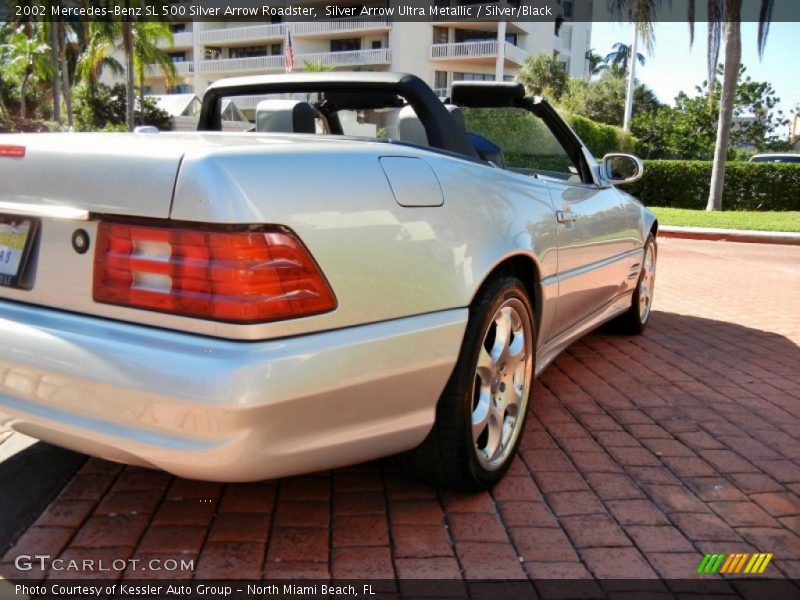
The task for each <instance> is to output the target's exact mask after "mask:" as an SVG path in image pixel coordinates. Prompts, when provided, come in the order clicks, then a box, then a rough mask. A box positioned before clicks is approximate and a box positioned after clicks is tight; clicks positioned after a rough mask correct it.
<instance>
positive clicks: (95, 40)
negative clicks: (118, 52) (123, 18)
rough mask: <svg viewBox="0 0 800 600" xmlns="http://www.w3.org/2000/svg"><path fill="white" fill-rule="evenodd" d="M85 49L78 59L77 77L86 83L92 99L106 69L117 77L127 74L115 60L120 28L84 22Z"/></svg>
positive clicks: (106, 23)
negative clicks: (98, 81)
mask: <svg viewBox="0 0 800 600" xmlns="http://www.w3.org/2000/svg"><path fill="white" fill-rule="evenodd" d="M82 26H83V38H84V40H85V41H84V47H83V51H82V52H81V54H80V56H79V57H78V64H77V66H76V73H75V74H76V76H77V77H78V78H79V79H80V80H82V81H85V82H86V85H87V89H88V92H89V96H90V97H94V96H95V94H96V90H97V80H98V79H99V78H100V73H101V71H102V70H103V69H104V68H106V67H107V68H109V69H110V70H111V71H112V72H113V73H114V74H115V75H122V74H123V73H124V72H125V69H123V67H122V65H121V64H120V62H119V61H118V60H117V59H116V58H114V56H113V53H114V48H115V46H114V40H115V38H116V36H117V35H118V27H117V26H116V24H115V23H113V22H110V21H84V22H83V23H82Z"/></svg>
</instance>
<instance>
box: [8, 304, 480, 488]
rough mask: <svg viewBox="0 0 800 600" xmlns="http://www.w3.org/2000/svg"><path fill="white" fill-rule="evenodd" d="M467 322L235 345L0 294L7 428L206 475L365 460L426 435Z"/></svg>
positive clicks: (244, 475) (443, 318)
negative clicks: (10, 299) (35, 304)
mask: <svg viewBox="0 0 800 600" xmlns="http://www.w3.org/2000/svg"><path fill="white" fill-rule="evenodd" d="M466 321H467V309H456V310H449V311H443V312H437V313H430V314H426V315H420V316H414V317H408V318H403V319H397V320H393V321H386V322H381V323H374V324H370V325H363V326H359V327H351V328H347V329H342V330H339V331H331V332H323V333H317V334H311V335H306V336H300V337H293V338H284V339H276V340H268V341H260V342H236V341H230V340H221V339H216V338H209V337H202V336H196V335H189V334H183V333H177V332H173V331H167V330H161V329H154V328H149V327H142V326H138V325H132V324H127V323H120V322H116V321H108V320H105V319H98V318H94V317H88V316H83V315H75V314H71V313H65V312H60V311H54V310H49V309H43V308H39V307H32V306H29V305H24V304H16V303H11V302H3V301H0V340H2V342H1V344H2V352H0V424H2V425H4V426H6V427H9V428H12V429H15V430H17V431H19V432H21V433H25V434H28V435H31V436H33V437H36V438H39V439H42V440H45V441H48V442H51V443H54V444H57V445H61V446H64V447H67V448H71V449H74V450H78V451H80V452H85V453H87V454H92V455H95V456H100V457H103V458H108V459H111V460H117V461H121V462H127V463H132V464H140V465H145V466H153V467H157V468H161V469H165V470H167V471H170V472H172V473H175V474H176V475H180V476H183V477H190V478H198V479H209V480H220V481H246V480H256V479H262V478H274V477H281V476H285V475H291V474H297V473H303V472H310V471H317V470H323V469H328V468H332V467H336V466H340V465H344V464H350V463H356V462H361V461H364V460H370V459H373V458H377V457H380V456H386V455H389V454H393V453H396V452H400V451H403V450H406V449H409V448H413V447H414V446H415V445H417V444H418V443H419V442H421V441H422V439H423V438H424V437H425V435H426V434H427V432H428V431H429V429H430V427H431V425H432V423H433V420H434V413H435V406H436V401H437V399H438V397H439V395H440V393H441V391H442V390H443V388H444V386H445V384H446V382H447V379H448V377H449V376H450V373H451V372H452V369H453V366H454V364H455V362H456V359H457V356H458V352H459V349H460V346H461V340H462V338H463V334H464V329H465V327H466Z"/></svg>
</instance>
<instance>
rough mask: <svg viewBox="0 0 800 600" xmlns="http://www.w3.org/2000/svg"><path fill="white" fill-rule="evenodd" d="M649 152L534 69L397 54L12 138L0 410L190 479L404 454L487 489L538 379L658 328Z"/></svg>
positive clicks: (60, 438) (7, 154)
mask: <svg viewBox="0 0 800 600" xmlns="http://www.w3.org/2000/svg"><path fill="white" fill-rule="evenodd" d="M242 97H250V98H252V102H251V103H250V106H252V107H254V112H253V115H252V119H251V120H252V121H253V122H254V124H253V125H247V124H246V125H245V128H247V127H250V129H249V130H248V131H241V130H240V131H236V132H230V131H226V129H230V127H229V126H230V123H228V122H227V121H225V120H224V118H223V115H222V110H221V109H222V107H223V106H226V105H227V100H228V99H230V98H233V99H234V101H236V102H240V100H239V99H240V98H242ZM242 106H244V103H242ZM240 129H241V128H240ZM641 173H642V164H641V162H640V161H639V160H638V159H636V158H635V157H632V156H629V155H625V154H610V155H607V156H605V157H604V158H603V160H602V161H600V162H599V163H598V162H597V161H596V160H595V159H594V157H593V156H592V154H591V153H590V152H589V150H588V149H587V148H586V146H585V145H584V144H583V143H582V142H581V140H580V139H579V138H578V137H577V136H576V135H575V133H574V132H573V131H572V130H571V129H570V128H569V127H568V126H567V125H566V124H565V122H564V121H563V120H562V119H561V118H560V117H559V115H558V114H557V113H556V112H555V110H554V109H553V108H552V107H551V106H550V105H549V104H548V103H547V102H546V101H544V100H542V99H540V98H531V97H526V96H525V93H524V89H523V88H522V86H521V85H519V84H515V83H484V82H458V83H456V84H455V85H453V88H452V93H451V96H450V97H449V98H447V99H445V100H444V101H443V100H442V99H440V98H438V97H437V96H436V95H435V94H434V92H433V91H432V90H431V89H430V88H429V87H428V86H427V85H426V84H425V83H423V82H422V81H421V80H420V79H418V78H417V77H414V76H412V75H405V74H396V73H386V72H384V73H307V74H303V73H300V74H288V75H279V76H259V77H243V78H234V79H226V80H221V81H218V82H216V83H213V84H212V85H211V86H210V87H209V89H208V90H207V92H206V94H205V95H204V98H203V106H202V110H201V114H200V118H199V123H198V131H196V132H194V131H192V132H183V133H165V132H158V131H152V130H150V129H145V130H140V131H137V132H134V133H122V134H116V133H85V134H74V133H58V134H29V135H6V136H3V137H2V138H0V284H1V285H0V339H2V345H3V352H2V355H0V423H2V424H3V425H4V426H6V427H9V428H11V429H14V430H16V431H19V432H22V433H25V434H28V435H31V436H33V437H36V438H39V439H42V440H47V441H49V442H52V443H54V444H58V445H61V446H64V447H67V448H72V449H75V450H78V451H81V452H85V453H88V454H91V455H95V456H100V457H103V458H108V459H111V460H116V461H122V462H125V463H132V464H138V465H145V466H151V467H157V468H160V469H165V470H167V471H170V472H172V473H175V474H177V475H180V476H184V477H191V478H200V479H210V480H227V481H242V480H255V479H261V478H275V477H281V476H286V475H291V474H298V473H303V472H310V471H318V470H325V469H330V468H333V467H337V466H340V465H346V464H351V463H356V462H361V461H365V460H370V459H375V458H378V457H383V456H389V455H399V456H398V462H399V463H400V464H401V465H402V466H403V467H404V468H406V469H407V470H408V471H409V472H411V473H413V474H415V476H417V477H419V478H422V479H425V480H427V481H431V482H435V483H438V484H441V485H444V486H448V487H451V488H459V489H482V488H486V487H489V486H491V485H492V484H493V483H495V482H496V481H498V480H499V479H500V478H501V477H502V475H503V474H504V473H505V471H506V470H507V468H508V467H509V464H510V462H511V459H512V458H513V457H514V455H515V453H516V450H517V446H518V445H519V443H520V436H521V435H522V432H523V430H524V422H525V415H526V412H527V410H528V407H529V406H531V404H532V403H535V402H536V397H535V395H534V394H533V393H532V390H533V379H534V377H535V376H536V375H537V374H539V373H540V372H541V371H542V369H544V368H545V366H546V365H547V364H548V363H549V362H550V361H552V360H553V358H554V357H555V356H556V355H557V354H558V353H559V352H560V351H561V350H563V349H564V348H565V347H566V346H567V345H568V344H570V343H571V342H572V341H574V340H575V339H576V338H577V337H579V336H580V335H582V334H585V333H586V332H588V331H590V330H591V329H593V328H595V327H597V326H598V325H600V324H601V323H604V322H606V321H610V320H612V319H613V320H614V321H615V322H616V324H617V325H618V326H619V327H621V328H623V329H625V330H627V331H628V332H631V333H636V332H641V331H642V330H643V328H644V327H645V325H646V323H647V320H648V316H649V314H650V305H651V299H652V293H653V283H654V276H655V262H656V239H655V238H656V233H657V223H656V220H655V218H654V216H653V215H652V214H651V213H650V212H649V211H648V210H647V209H646V208H644V207H643V206H642V205H641V204H640V203H639V202H638V201H637V200H635V199H634V198H633V197H631V196H629V195H628V194H625V193H624V192H622V191H620V190H618V189H617V188H616V187H615V185H616V184H621V183H627V182H630V181H634V180H636V179H637V178H638V177H640V176H641Z"/></svg>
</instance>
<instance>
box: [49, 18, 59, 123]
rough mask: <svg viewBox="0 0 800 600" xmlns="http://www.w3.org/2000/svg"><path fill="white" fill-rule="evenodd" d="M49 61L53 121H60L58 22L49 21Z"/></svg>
mask: <svg viewBox="0 0 800 600" xmlns="http://www.w3.org/2000/svg"><path fill="white" fill-rule="evenodd" d="M50 61H51V62H52V63H53V86H52V87H53V121H55V122H56V123H59V124H60V123H61V80H60V79H59V77H58V71H59V60H58V23H56V22H55V21H51V22H50Z"/></svg>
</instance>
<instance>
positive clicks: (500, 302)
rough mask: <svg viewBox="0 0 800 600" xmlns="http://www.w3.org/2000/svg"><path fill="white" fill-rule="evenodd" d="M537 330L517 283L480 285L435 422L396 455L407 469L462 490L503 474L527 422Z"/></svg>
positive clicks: (505, 280) (483, 485)
mask: <svg viewBox="0 0 800 600" xmlns="http://www.w3.org/2000/svg"><path fill="white" fill-rule="evenodd" d="M535 336H536V328H535V320H534V312H533V308H532V306H531V302H530V299H529V298H528V295H527V292H526V290H525V286H524V285H523V284H522V282H521V281H519V280H518V279H516V278H515V277H510V276H502V277H499V278H497V279H495V280H492V281H490V282H489V283H488V284H486V285H485V286H484V287H483V288H482V289H481V291H480V292H479V293H478V295H477V297H476V299H475V301H474V302H473V304H472V306H471V307H470V316H469V322H468V324H467V329H466V332H465V335H464V342H463V344H462V347H461V353H460V355H459V358H458V361H457V363H456V366H455V369H454V370H453V374H452V375H451V376H450V380H449V381H448V383H447V386H446V387H445V390H444V392H443V393H442V396H441V398H440V399H439V402H438V404H437V407H436V421H435V423H434V425H433V428H432V429H431V431H430V433H429V434H428V436H427V437H426V438H425V440H424V441H423V442H422V444H420V445H419V446H418V447H417V448H415V449H414V450H411V451H409V452H406V453H405V454H402V455H400V456H399V457H398V460H399V463H400V465H401V467H402V468H403V470H404V471H405V472H406V473H407V474H409V475H410V476H412V477H415V478H417V479H422V480H424V481H427V482H429V483H433V484H435V485H440V486H443V487H447V488H450V489H457V490H463V491H479V490H483V489H487V488H489V487H491V486H492V485H494V484H495V483H497V481H499V480H500V479H501V478H502V477H503V475H504V474H505V472H506V471H507V470H508V468H509V466H510V464H511V461H512V459H513V458H514V456H515V455H516V452H517V447H518V446H519V442H520V438H521V437H522V432H523V431H524V427H525V416H526V413H527V409H528V405H529V402H530V397H531V395H532V389H533V373H534V365H535V347H536V344H535Z"/></svg>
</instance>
